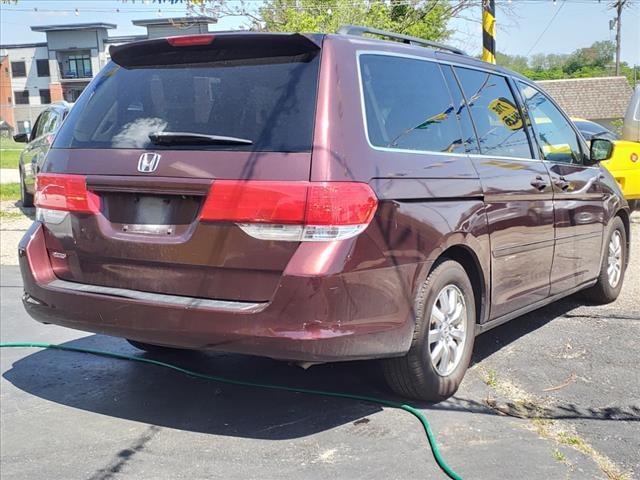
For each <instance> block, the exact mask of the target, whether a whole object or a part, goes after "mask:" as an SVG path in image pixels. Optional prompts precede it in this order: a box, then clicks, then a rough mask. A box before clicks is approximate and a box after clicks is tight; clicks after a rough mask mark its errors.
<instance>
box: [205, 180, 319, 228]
mask: <svg viewBox="0 0 640 480" xmlns="http://www.w3.org/2000/svg"><path fill="white" fill-rule="evenodd" d="M307 185H308V182H269V181H264V182H262V181H239V180H216V181H214V182H213V186H212V187H211V192H210V193H209V196H208V197H207V200H206V202H205V204H204V207H203V209H202V216H201V218H202V219H203V220H211V221H228V222H247V223H286V224H292V223H293V224H301V223H302V222H303V221H304V211H305V204H306V200H307Z"/></svg>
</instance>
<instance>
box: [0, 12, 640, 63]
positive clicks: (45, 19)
mask: <svg viewBox="0 0 640 480" xmlns="http://www.w3.org/2000/svg"><path fill="white" fill-rule="evenodd" d="M230 1H231V3H232V4H233V2H235V1H237V0H230ZM496 2H497V3H498V5H499V10H498V14H497V21H498V34H497V45H498V50H499V51H502V52H505V53H509V54H519V55H525V54H527V52H529V51H530V50H531V52H530V54H534V53H540V52H543V53H569V52H571V51H573V50H575V49H576V48H580V47H586V46H589V45H591V44H592V43H593V42H595V41H597V40H613V39H614V38H615V37H614V32H612V31H610V30H609V19H611V18H613V11H612V10H608V9H607V5H608V4H609V3H610V0H602V1H600V0H566V2H565V0H557V2H556V4H555V5H554V3H553V1H552V0H512V1H511V2H510V3H507V0H496ZM631 2H632V6H631V8H628V9H626V10H625V12H624V17H623V38H622V59H623V60H624V61H626V62H628V63H630V64H640V0H631ZM249 3H250V4H253V5H256V6H258V5H259V4H260V0H249ZM563 3H565V4H564V5H562V4H563ZM501 4H503V5H504V6H505V8H509V9H510V10H511V11H512V13H511V14H509V15H508V14H507V13H506V12H504V11H502V10H501V9H500V5H501ZM560 8H561V10H560V12H559V13H558V14H557V15H556V18H555V19H554V20H553V22H552V23H551V25H550V26H549V28H548V30H547V32H546V34H545V35H544V36H542V38H540V40H539V41H538V43H537V45H536V46H535V47H534V48H532V47H533V46H534V44H535V42H536V40H537V39H538V37H539V36H540V34H541V33H542V31H543V30H544V29H545V27H546V26H547V25H548V24H549V22H550V21H551V19H552V17H553V16H554V14H555V13H556V12H557V10H558V9H560ZM0 9H1V12H0V13H1V15H0V17H1V19H0V21H1V25H0V26H1V28H0V43H3V44H11V43H24V42H34V41H43V40H44V34H43V33H36V32H32V31H31V30H30V28H29V27H30V26H31V25H43V24H58V23H63V24H64V23H76V22H96V21H104V22H110V23H115V24H117V25H118V28H117V29H116V30H113V31H111V35H128V34H134V33H139V34H142V33H144V29H143V28H141V27H134V26H133V25H132V24H131V20H135V19H142V18H154V17H158V16H159V13H158V9H160V10H161V12H160V13H161V15H162V16H164V17H171V16H180V15H184V14H185V6H184V5H183V4H175V5H171V4H170V3H167V2H165V3H160V4H158V3H154V2H153V1H151V0H149V1H148V2H145V1H144V0H137V1H135V2H134V1H132V0H128V1H126V2H123V1H120V0H91V1H89V0H76V1H53V0H48V1H47V0H19V1H18V3H17V4H15V5H14V4H13V3H11V4H1V5H0ZM34 9H37V10H38V11H35V10H34ZM75 9H78V13H79V15H76V14H75ZM116 9H119V12H116ZM25 10H27V11H25ZM49 10H56V11H49ZM480 15H481V13H480V11H467V12H465V13H464V14H463V17H464V18H459V19H455V20H454V21H452V22H451V24H450V27H451V28H452V29H454V30H455V34H454V37H453V39H452V40H451V43H453V44H456V45H457V46H461V47H463V48H464V49H465V50H467V51H468V52H469V53H479V52H480V45H481V43H480V42H481V35H480V31H481V30H480V28H481V27H480V23H479V20H480ZM243 24H246V22H245V21H244V20H243V19H242V18H237V17H228V18H222V19H221V20H220V21H219V23H218V25H217V26H216V27H215V28H216V29H221V30H228V29H234V28H239V27H241V26H242V25H243Z"/></svg>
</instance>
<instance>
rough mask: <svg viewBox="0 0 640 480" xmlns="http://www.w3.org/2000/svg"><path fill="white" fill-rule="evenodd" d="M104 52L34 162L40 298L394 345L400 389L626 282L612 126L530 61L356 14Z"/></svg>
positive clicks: (280, 348)
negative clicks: (589, 125)
mask: <svg viewBox="0 0 640 480" xmlns="http://www.w3.org/2000/svg"><path fill="white" fill-rule="evenodd" d="M365 33H367V34H369V36H364V35H363V34H365ZM370 35H374V36H382V37H385V38H387V39H389V40H391V41H389V40H381V39H374V38H371V36H370ZM110 54H111V61H110V62H109V64H108V65H107V66H106V67H105V68H104V69H103V70H102V71H101V72H100V74H99V75H98V76H97V77H96V78H95V79H94V80H93V81H92V82H91V84H90V85H89V86H88V87H87V88H86V89H85V91H84V93H83V94H82V95H81V97H80V98H79V99H78V101H77V103H76V105H75V106H74V108H73V109H72V110H71V112H70V113H69V116H68V117H67V119H66V121H65V122H64V124H63V125H62V127H61V129H60V130H59V132H58V134H57V136H56V138H55V141H54V144H53V146H52V149H51V150H50V152H49V154H48V156H47V159H46V161H45V164H44V167H43V170H42V172H41V173H40V175H39V176H38V180H37V193H36V205H37V207H38V210H37V221H36V222H35V223H34V224H33V226H32V227H31V229H30V230H29V232H28V233H27V234H26V235H25V237H24V238H23V240H22V242H21V243H20V247H19V253H20V266H21V270H22V276H23V279H24V289H25V294H24V305H25V308H26V309H27V311H28V312H29V314H30V315H31V316H32V317H33V318H35V319H36V320H38V321H41V322H43V323H54V324H58V325H63V326H67V327H71V328H76V329H79V330H85V331H89V332H98V333H103V334H109V335H116V336H120V337H124V338H126V339H128V340H129V341H130V342H131V343H132V344H133V345H135V346H136V347H139V348H142V349H144V350H156V349H161V348H164V347H174V348H176V347H177V348H187V349H202V350H218V351H225V352H239V353H248V354H253V355H260V356H265V357H271V358H276V359H286V360H292V361H297V362H300V363H303V364H305V365H308V364H313V363H320V362H332V361H343V360H356V359H380V358H381V359H384V360H382V365H383V370H384V372H385V376H386V378H387V379H388V382H389V384H390V386H391V388H392V389H393V390H394V391H395V392H397V393H399V394H401V395H403V396H407V397H414V398H419V399H425V400H431V401H437V400H441V399H444V398H446V397H448V396H450V395H452V394H453V393H454V392H455V391H456V389H457V387H458V385H459V384H460V382H461V380H462V377H463V375H464V372H465V370H466V368H467V366H468V364H469V361H470V358H471V353H472V348H473V343H474V337H475V335H477V334H478V333H481V332H484V331H486V330H487V329H489V328H492V327H494V326H496V325H499V324H501V323H503V322H505V321H507V320H510V319H512V318H514V317H517V316H519V315H522V314H523V313H525V312H528V311H530V310H533V309H536V308H538V307H541V306H543V305H545V304H547V303H549V302H552V301H554V300H557V299H558V298H561V297H564V296H566V295H569V294H571V293H574V292H577V291H578V290H582V289H585V288H589V299H590V300H591V301H596V302H610V301H613V300H614V299H615V298H616V297H617V295H618V293H619V292H620V289H621V286H622V282H623V278H624V272H625V267H626V265H627V262H628V256H627V251H628V245H629V210H628V207H627V204H626V203H625V201H624V199H623V197H622V194H621V192H620V189H619V188H618V186H617V184H616V183H615V181H614V180H613V178H612V177H611V175H609V173H608V172H607V171H606V170H605V169H604V168H601V167H600V166H599V165H598V162H599V161H600V160H604V159H606V158H608V156H609V155H610V153H611V143H610V142H609V141H607V140H604V139H594V140H593V141H592V143H591V147H590V148H589V147H587V144H586V143H585V141H584V140H583V138H582V137H581V136H580V134H579V133H578V132H577V131H576V129H575V127H574V126H573V124H572V123H571V122H570V121H569V119H568V118H567V116H566V115H565V114H564V113H563V112H562V110H561V109H560V108H558V106H557V105H556V104H555V103H554V101H553V100H552V99H551V98H549V97H548V96H547V95H546V94H545V93H544V91H542V90H541V89H540V88H539V87H538V86H536V85H535V84H534V83H532V82H531V81H529V80H527V79H526V78H524V77H521V76H519V75H517V74H515V73H512V72H510V71H507V70H505V69H503V68H500V67H496V66H494V65H489V64H487V63H483V62H481V61H479V60H476V59H474V58H472V57H469V56H466V55H464V54H463V53H462V52H459V51H458V50H455V49H452V48H449V47H445V46H442V45H438V44H431V43H429V42H425V41H424V40H420V39H416V38H411V37H405V36H401V35H396V34H393V33H389V32H380V31H376V30H372V29H366V28H361V27H346V28H343V29H342V30H341V32H340V33H338V34H335V35H316V34H314V35H303V34H279V33H247V32H242V33H220V34H210V35H193V36H183V37H171V38H162V39H154V40H145V41H141V42H136V43H130V44H126V45H121V46H117V47H112V48H111V51H110Z"/></svg>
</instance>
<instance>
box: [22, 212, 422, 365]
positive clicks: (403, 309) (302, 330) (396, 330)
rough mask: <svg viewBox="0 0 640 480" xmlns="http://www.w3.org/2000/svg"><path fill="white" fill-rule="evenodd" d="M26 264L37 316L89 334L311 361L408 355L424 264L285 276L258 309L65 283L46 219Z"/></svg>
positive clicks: (31, 235) (26, 241) (30, 237)
mask: <svg viewBox="0 0 640 480" xmlns="http://www.w3.org/2000/svg"><path fill="white" fill-rule="evenodd" d="M306 248H310V247H306ZM319 248H320V247H319ZM307 253H308V252H307ZM19 259H20V269H21V272H22V278H23V282H24V290H25V295H24V298H23V304H24V306H25V309H26V310H27V312H28V313H29V315H31V317H33V318H34V319H36V320H38V321H40V322H43V323H52V324H56V325H62V326H65V327H70V328H74V329H78V330H84V331H88V332H94V333H102V334H107V335H114V336H119V337H125V338H129V339H133V340H138V341H141V342H147V343H153V344H158V345H167V346H175V347H183V348H192V349H202V350H217V351H226V352H236V353H247V354H253V355H259V356H265V357H270V358H277V359H287V360H296V361H308V362H325V361H340V360H356V359H365V358H377V357H388V356H397V355H402V354H404V353H406V351H407V350H408V349H409V346H410V342H411V338H412V335H413V328H414V321H413V312H412V305H413V300H412V299H413V291H414V282H415V278H416V273H417V269H418V267H419V266H420V265H415V264H413V265H402V266H397V267H387V268H377V269H369V270H361V271H354V272H341V273H333V274H327V275H319V276H315V275H302V274H300V272H293V273H298V274H292V272H285V275H284V276H283V277H282V280H281V282H280V284H279V286H278V288H277V290H276V293H275V295H274V297H273V298H272V299H271V301H270V302H268V303H248V302H226V301H215V300H213V301H211V300H208V301H202V300H200V299H189V298H186V297H175V296H170V295H161V294H147V293H145V292H139V291H131V290H120V289H113V288H104V287H99V286H89V285H82V284H78V283H71V282H65V281H62V280H59V279H57V278H56V277H55V275H54V273H53V270H52V268H51V264H50V262H49V257H48V253H47V250H46V247H45V242H44V234H43V226H42V225H41V224H39V223H37V222H36V223H34V224H33V226H32V227H31V229H30V230H29V231H28V232H27V233H26V234H25V236H24V238H23V239H22V241H21V242H20V245H19Z"/></svg>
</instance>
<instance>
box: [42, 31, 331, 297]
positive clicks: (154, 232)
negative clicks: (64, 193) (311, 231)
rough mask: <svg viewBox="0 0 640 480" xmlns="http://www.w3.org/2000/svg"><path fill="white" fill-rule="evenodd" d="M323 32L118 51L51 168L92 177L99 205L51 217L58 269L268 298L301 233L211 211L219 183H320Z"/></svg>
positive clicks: (141, 284)
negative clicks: (314, 171)
mask: <svg viewBox="0 0 640 480" xmlns="http://www.w3.org/2000/svg"><path fill="white" fill-rule="evenodd" d="M320 39H321V38H320V37H306V36H303V35H298V34H294V35H289V34H220V35H199V36H188V37H175V38H173V39H158V40H151V41H145V42H138V43H136V44H129V45H124V46H120V47H116V48H112V50H111V56H112V61H111V62H110V63H109V64H108V65H107V66H106V67H105V68H104V69H103V71H102V72H101V73H100V74H99V75H98V77H96V79H94V81H93V82H92V83H91V84H90V85H89V86H88V87H87V89H86V90H85V92H83V94H82V95H81V97H80V98H79V100H78V102H77V103H76V105H75V106H74V107H73V109H72V111H71V112H70V114H69V116H68V118H67V119H66V121H65V123H64V125H63V126H62V128H61V130H60V131H59V133H58V135H57V137H56V139H55V142H54V145H53V148H52V149H51V151H50V152H49V155H48V158H47V161H46V164H45V168H44V174H45V176H46V175H47V174H53V175H54V176H55V175H57V174H71V175H81V176H83V177H84V178H85V179H86V188H87V190H88V192H89V195H91V196H92V198H94V199H96V202H97V205H98V211H97V212H96V213H86V212H70V213H69V214H67V215H66V216H65V217H64V218H62V217H60V216H59V215H57V216H55V215H54V216H51V215H49V216H48V217H47V216H46V215H45V216H43V215H41V216H40V218H42V219H43V220H44V221H45V226H46V229H45V231H46V244H47V248H48V250H49V255H50V259H51V262H52V264H53V266H54V270H55V273H56V275H57V276H58V277H59V278H62V279H65V280H68V281H73V282H80V283H86V284H93V285H103V286H109V287H118V288H125V289H133V290H140V291H147V292H156V293H165V294H173V295H184V296H190V297H200V298H214V299H224V300H247V301H268V300H269V299H270V298H271V296H272V295H273V292H274V291H275V289H276V287H277V285H278V283H279V280H280V277H281V275H282V272H283V270H284V268H285V267H286V265H287V263H288V261H289V259H290V258H291V256H292V255H293V253H294V252H295V250H296V248H297V245H298V244H297V242H282V241H268V240H260V239H257V238H253V237H251V236H249V235H247V234H245V233H244V232H243V231H242V230H241V229H240V228H239V227H238V226H237V225H235V224H233V223H220V222H218V223H207V222H204V221H201V220H200V214H201V212H202V207H203V205H204V202H205V200H206V197H207V195H208V194H209V192H210V190H211V188H212V184H215V181H216V180H229V179H236V180H237V179H241V180H279V181H282V180H284V181H308V180H309V175H310V168H311V146H312V132H313V123H314V118H315V107H316V89H317V81H318V71H319V57H320V47H319V41H320ZM43 211H44V210H43Z"/></svg>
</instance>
